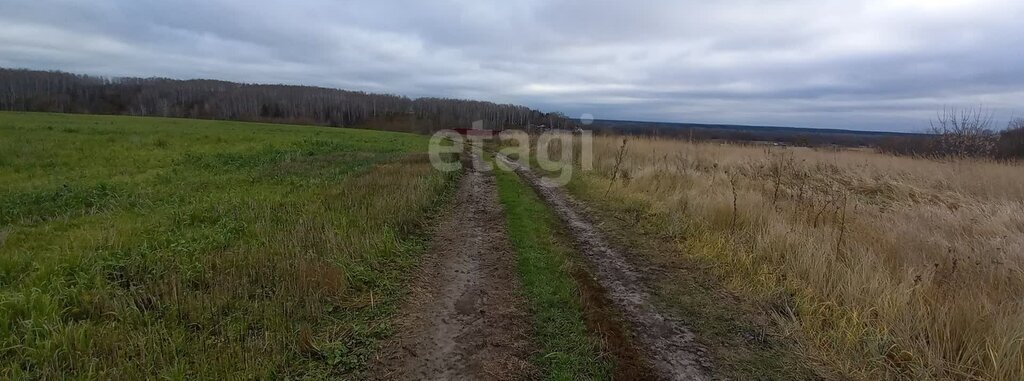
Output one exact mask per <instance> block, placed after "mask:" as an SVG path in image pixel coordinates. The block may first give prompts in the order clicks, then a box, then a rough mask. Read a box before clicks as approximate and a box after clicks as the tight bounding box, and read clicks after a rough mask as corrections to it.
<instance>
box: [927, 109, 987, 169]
mask: <svg viewBox="0 0 1024 381" xmlns="http://www.w3.org/2000/svg"><path fill="white" fill-rule="evenodd" d="M992 123H993V122H992V113H991V112H988V111H986V110H985V109H983V108H981V107H978V108H945V109H943V110H942V112H940V113H938V115H937V116H936V118H935V120H933V121H932V122H931V126H932V131H931V132H932V133H933V134H935V135H936V140H935V144H936V146H935V149H934V151H935V153H936V154H938V155H942V156H959V157H969V156H970V157H976V156H989V155H991V154H992V153H993V152H994V150H995V147H996V142H997V141H998V135H996V133H995V132H993V131H992V128H991V127H992Z"/></svg>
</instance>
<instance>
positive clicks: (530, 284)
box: [496, 170, 611, 380]
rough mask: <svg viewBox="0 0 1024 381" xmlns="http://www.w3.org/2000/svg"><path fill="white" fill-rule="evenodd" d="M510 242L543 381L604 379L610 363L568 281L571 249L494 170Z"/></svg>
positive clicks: (548, 218) (528, 197) (545, 212)
mask: <svg viewBox="0 0 1024 381" xmlns="http://www.w3.org/2000/svg"><path fill="white" fill-rule="evenodd" d="M496 176H497V183H498V194H499V197H500V200H501V203H502V205H503V206H504V208H505V215H506V222H507V228H508V234H509V239H510V240H511V241H512V245H513V247H514V249H515V251H516V253H517V255H518V267H519V272H520V274H521V277H522V280H523V288H524V291H525V293H526V296H527V298H528V299H529V301H530V305H531V309H532V312H533V316H534V324H535V327H536V330H537V341H538V342H539V344H540V348H541V351H540V353H539V354H538V355H537V357H536V361H537V362H538V363H539V365H540V366H541V367H542V369H544V370H545V372H546V373H545V374H546V376H547V378H548V379H552V380H580V379H593V380H598V379H607V378H609V376H610V372H611V364H609V363H608V361H607V359H605V358H602V357H601V356H600V343H599V342H598V340H597V339H596V338H595V337H593V336H591V335H590V334H589V333H588V330H587V325H586V322H585V320H584V311H583V306H582V305H581V301H580V297H581V296H580V289H579V286H578V285H577V284H576V282H575V281H574V280H573V277H572V273H571V271H572V270H571V269H572V268H573V267H574V266H578V265H577V264H574V263H572V258H571V253H572V249H571V246H569V244H568V243H567V242H566V241H565V237H564V236H561V235H559V234H558V233H557V232H558V231H559V230H560V229H561V227H560V226H559V222H558V220H557V218H556V217H555V216H554V214H552V212H551V211H550V210H549V209H548V208H547V206H546V205H544V203H543V202H542V201H541V200H540V199H539V198H538V197H537V195H536V194H535V193H534V192H533V190H532V189H530V188H529V187H528V186H527V185H526V184H524V183H523V182H522V181H521V180H520V179H519V177H518V176H517V175H516V174H515V173H511V172H505V171H500V170H498V171H496Z"/></svg>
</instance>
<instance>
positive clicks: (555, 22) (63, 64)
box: [0, 0, 1024, 130]
mask: <svg viewBox="0 0 1024 381" xmlns="http://www.w3.org/2000/svg"><path fill="white" fill-rule="evenodd" d="M1021 19H1024V3H1021V2H1019V1H1015V0H974V1H970V0H860V1H839V0H826V1H813V0H794V1H787V2H764V1H756V0H726V1H715V2H706V1H700V2H696V1H694V2H682V1H673V0H639V1H633V2H623V1H603V0H601V1H593V0H527V1H520V2H509V1H471V0H441V1H437V2H419V1H397V0H378V1H351V0H348V1H330V0H302V1H293V2H269V1H262V0H256V1H239V0H207V1H199V0H185V1H178V2H166V1H151V0H135V1H132V0H95V1H92V2H78V1H67V0H65V1H61V0H37V1H33V2H3V3H0V65H3V66H8V67H28V68H37V69H59V70H65V71H72V72H81V73H88V74H100V75H133V76H168V77H176V78H192V77H204V78H219V79H226V80H233V81H242V82H257V83H292V84H308V85H319V86H333V87H342V88H347V89H356V90H367V91H379V92H389V93H399V94H406V95H410V96H447V97H470V98H476V99H484V100H492V101H497V102H514V103H521V104H526V105H530V106H533V107H540V108H543V109H547V110H560V111H565V112H566V113H568V114H570V115H573V114H579V113H584V112H587V113H592V114H594V115H596V116H597V117H599V118H614V119H640V120H667V121H699V122H717V123H749V124H774V125H800V126H814V127H838V128H864V129H888V130H915V129H920V128H923V127H924V126H926V125H927V120H928V119H929V118H930V117H932V116H933V115H934V111H935V110H936V109H938V108H941V107H943V106H944V105H977V104H984V105H985V106H986V107H988V108H990V109H992V110H993V111H995V112H996V113H997V115H999V116H1003V117H1005V116H1009V115H1010V114H1011V113H1013V112H1014V111H1015V110H1018V109H1020V108H1022V106H1024V95H1022V94H1024V52H1022V51H1021V50H1022V49H1021V46H1024V37H1022V36H1024V26H1022V24H1020V23H1019V20H1021Z"/></svg>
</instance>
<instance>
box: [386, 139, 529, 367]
mask: <svg viewBox="0 0 1024 381" xmlns="http://www.w3.org/2000/svg"><path fill="white" fill-rule="evenodd" d="M478 166H479V158H475V160H473V165H470V166H468V167H469V168H468V169H467V172H466V174H465V175H464V176H463V177H462V180H461V183H460V184H459V190H458V194H457V196H456V200H455V203H454V205H453V208H452V210H450V211H449V212H448V213H447V214H446V215H445V216H444V217H443V219H442V222H441V223H440V224H439V226H438V227H437V233H436V234H435V236H434V238H433V240H432V242H431V245H430V250H429V251H428V253H427V254H426V256H425V258H424V260H423V262H422V264H421V267H420V268H419V270H418V273H417V278H416V280H415V281H414V284H413V288H412V291H411V294H410V296H409V299H408V301H407V304H406V305H405V306H404V307H403V309H402V311H401V315H400V317H399V319H398V323H397V332H396V335H395V337H394V338H393V339H391V340H390V341H389V342H388V343H386V344H385V346H384V348H383V349H382V350H381V351H380V353H378V355H377V357H376V358H375V359H373V362H372V365H371V375H372V377H373V378H376V379H381V380H482V379H487V380H516V379H529V378H532V377H534V376H535V375H536V371H535V369H533V367H532V365H531V364H530V363H529V357H530V355H531V354H532V351H531V344H532V343H531V335H530V333H531V331H530V327H531V326H530V320H529V319H530V317H529V314H528V313H527V309H526V308H525V301H523V300H522V299H521V297H520V296H519V294H518V290H519V278H518V276H517V275H516V272H515V255H514V253H513V251H512V249H511V246H510V245H509V242H508V237H507V236H506V233H505V229H504V227H505V221H504V216H503V215H502V210H501V205H500V204H499V203H498V199H497V197H498V196H497V194H498V193H497V189H496V186H495V180H494V176H493V174H486V173H482V172H480V171H478V170H476V168H477V167H478Z"/></svg>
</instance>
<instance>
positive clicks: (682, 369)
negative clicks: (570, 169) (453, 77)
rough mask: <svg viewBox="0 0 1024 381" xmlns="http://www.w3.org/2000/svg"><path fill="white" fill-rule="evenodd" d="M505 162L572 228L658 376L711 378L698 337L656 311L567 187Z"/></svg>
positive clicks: (629, 266) (637, 277)
mask: <svg viewBox="0 0 1024 381" xmlns="http://www.w3.org/2000/svg"><path fill="white" fill-rule="evenodd" d="M499 159H500V160H502V161H504V162H505V163H508V164H509V165H510V166H512V167H513V168H516V172H517V173H519V175H520V176H521V177H522V178H523V179H524V180H526V182H528V183H529V184H530V185H531V186H532V187H533V188H534V190H536V191H537V193H538V194H539V195H540V196H541V198H542V199H544V201H545V202H546V203H547V204H548V206H549V207H551V208H552V209H553V210H554V211H555V213H556V214H557V215H558V216H559V218H561V219H562V221H563V222H564V223H565V224H566V226H567V227H568V228H569V230H570V233H571V235H572V237H573V239H574V240H575V241H576V246H577V249H579V250H580V252H581V254H582V255H583V257H584V258H586V260H587V262H588V264H589V267H590V269H591V273H592V275H593V276H594V278H595V279H596V280H597V282H598V284H600V286H601V287H602V288H603V289H604V291H605V292H606V293H607V297H608V298H609V299H610V300H611V302H612V304H613V305H614V306H615V307H617V309H618V310H619V312H620V313H621V315H622V317H623V318H624V320H626V323H627V325H628V327H626V328H627V329H628V330H629V331H631V333H632V335H633V339H634V340H635V341H636V342H637V344H638V345H639V346H640V347H641V348H640V350H641V351H642V352H643V354H644V357H646V361H647V362H648V363H649V365H650V367H651V368H652V369H653V370H654V373H655V375H656V377H658V378H659V379H664V380H708V379H711V377H710V375H709V374H710V370H709V369H710V362H709V360H708V358H707V355H706V350H705V349H704V348H702V347H701V346H700V345H698V344H697V343H696V342H695V341H694V334H693V333H692V332H691V331H690V330H689V329H688V328H687V327H686V325H685V324H684V323H683V322H681V321H678V320H675V319H672V318H671V317H669V316H667V315H665V314H663V313H661V312H659V311H658V310H657V309H655V308H654V306H653V305H652V298H651V295H650V293H649V292H648V290H647V288H646V287H645V286H644V281H643V277H642V272H641V270H640V269H638V268H637V266H636V265H635V264H633V263H631V262H630V261H629V260H627V259H626V257H625V256H623V255H622V253H621V252H619V251H618V250H616V249H615V248H614V247H612V246H611V245H609V244H608V242H607V241H606V240H605V239H604V238H603V237H602V234H601V233H600V231H599V230H598V229H597V228H596V227H595V226H594V225H593V224H592V223H591V222H590V221H589V219H587V218H586V217H585V216H584V215H583V214H582V213H581V212H580V210H583V209H584V208H583V206H582V205H581V204H580V203H579V202H577V201H576V200H574V199H573V198H572V197H571V196H569V195H568V194H566V193H565V190H564V189H563V188H561V187H559V186H557V185H554V184H551V183H548V182H546V181H545V179H544V178H542V177H539V176H536V175H535V174H534V173H532V172H530V171H529V170H527V169H523V168H522V167H520V166H518V165H517V164H515V163H513V162H511V161H509V160H508V159H507V158H505V157H503V156H499Z"/></svg>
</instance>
